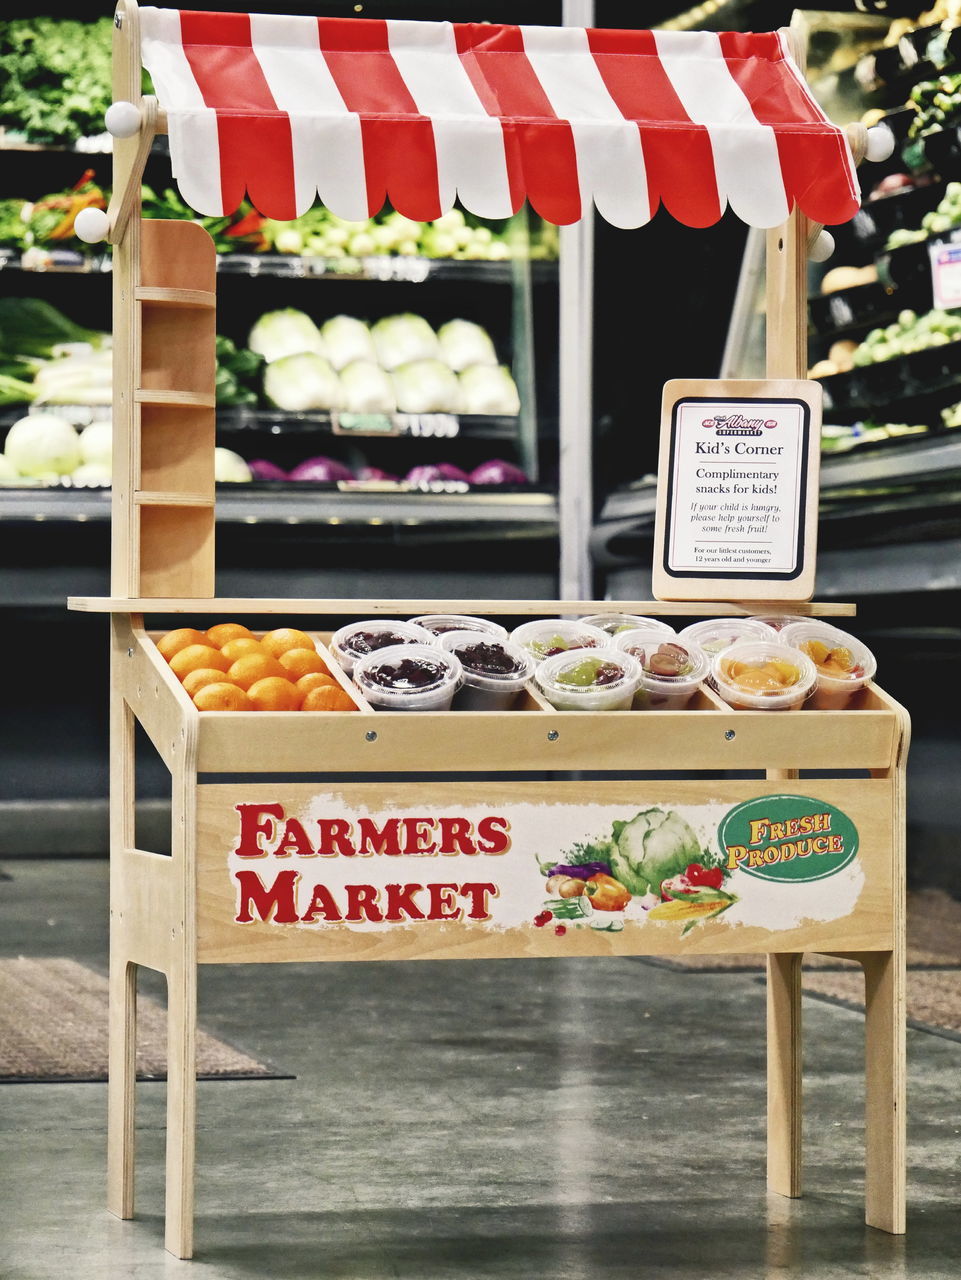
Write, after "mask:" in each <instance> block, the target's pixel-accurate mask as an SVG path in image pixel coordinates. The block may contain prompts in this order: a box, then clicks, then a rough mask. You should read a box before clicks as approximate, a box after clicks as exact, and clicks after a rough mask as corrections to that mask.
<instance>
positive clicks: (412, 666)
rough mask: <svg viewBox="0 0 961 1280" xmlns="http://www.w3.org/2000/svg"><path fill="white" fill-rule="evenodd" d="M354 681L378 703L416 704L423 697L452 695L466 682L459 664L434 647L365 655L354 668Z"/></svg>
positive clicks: (398, 646)
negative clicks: (440, 694) (451, 693)
mask: <svg viewBox="0 0 961 1280" xmlns="http://www.w3.org/2000/svg"><path fill="white" fill-rule="evenodd" d="M353 676H354V680H355V681H356V683H357V684H358V685H359V687H360V689H361V690H362V692H363V693H365V694H366V695H367V696H368V697H369V698H372V699H373V698H376V699H377V700H378V701H381V702H383V701H391V702H398V703H407V702H417V701H420V700H422V699H423V698H424V695H425V694H426V695H436V694H438V693H441V692H447V691H450V692H453V691H455V690H456V689H459V688H460V686H461V684H462V683H463V681H464V672H463V669H462V667H461V664H460V662H459V661H458V659H457V658H455V657H454V655H453V654H452V653H447V652H446V651H445V650H444V649H441V648H440V646H439V645H435V644H394V645H388V646H387V647H386V648H384V649H377V650H375V651H374V652H373V653H368V654H365V655H364V657H362V658H359V659H358V660H357V662H356V663H355V664H354V671H353Z"/></svg>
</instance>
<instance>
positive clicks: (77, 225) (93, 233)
mask: <svg viewBox="0 0 961 1280" xmlns="http://www.w3.org/2000/svg"><path fill="white" fill-rule="evenodd" d="M73 229H74V231H75V232H76V233H77V236H78V237H79V239H81V240H82V241H83V242H84V244H100V243H101V241H103V240H106V238H107V232H108V231H109V230H110V221H109V219H108V217H107V211H106V210H105V209H81V210H80V212H79V213H78V214H77V216H76V218H74V221H73Z"/></svg>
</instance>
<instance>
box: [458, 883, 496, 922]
mask: <svg viewBox="0 0 961 1280" xmlns="http://www.w3.org/2000/svg"><path fill="white" fill-rule="evenodd" d="M460 891H461V893H462V894H463V895H464V897H465V898H470V911H468V913H467V918H468V920H489V919H490V918H491V913H490V908H489V907H488V905H487V897H488V894H493V895H494V897H496V896H497V885H496V884H462V885H461V887H460Z"/></svg>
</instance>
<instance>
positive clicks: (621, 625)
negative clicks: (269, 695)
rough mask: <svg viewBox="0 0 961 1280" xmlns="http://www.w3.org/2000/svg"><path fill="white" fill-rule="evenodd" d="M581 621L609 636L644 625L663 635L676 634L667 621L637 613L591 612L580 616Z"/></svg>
mask: <svg viewBox="0 0 961 1280" xmlns="http://www.w3.org/2000/svg"><path fill="white" fill-rule="evenodd" d="M581 622H587V623H590V625H591V626H592V627H600V629H601V630H602V631H606V632H607V634H608V635H609V636H614V635H617V634H618V633H619V632H621V631H628V630H631V629H633V628H636V627H646V628H648V629H649V630H651V631H662V632H663V633H664V634H665V635H672V636H673V635H675V634H676V632H675V630H674V628H673V627H672V626H671V624H670V623H669V622H661V620H660V619H659V618H645V617H642V615H641V614H638V613H592V614H589V615H588V616H587V617H586V618H581Z"/></svg>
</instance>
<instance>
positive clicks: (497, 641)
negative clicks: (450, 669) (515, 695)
mask: <svg viewBox="0 0 961 1280" xmlns="http://www.w3.org/2000/svg"><path fill="white" fill-rule="evenodd" d="M437 643H438V645H439V646H440V647H441V648H442V649H446V650H447V651H448V652H449V653H453V654H454V656H455V657H456V658H458V659H459V661H460V664H461V666H462V667H463V669H464V681H465V683H466V684H469V685H473V686H474V688H476V689H501V690H504V689H519V688H521V687H522V686H523V685H525V684H527V682H528V680H530V678H531V676H532V675H533V674H534V666H535V663H534V658H533V656H532V654H531V653H530V651H529V650H527V649H525V648H524V646H523V645H520V644H516V643H515V642H514V641H513V640H511V639H510V638H509V637H507V636H506V635H505V637H504V638H503V639H501V638H500V637H499V636H493V635H492V636H488V635H485V634H484V633H483V632H480V631H467V630H464V631H445V632H443V633H442V634H441V635H439V636H438V637H437ZM498 658H501V659H502V660H503V661H504V664H505V665H507V664H508V663H510V664H511V669H510V670H504V671H498V670H494V669H492V667H493V666H494V665H496V663H497V660H498Z"/></svg>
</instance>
